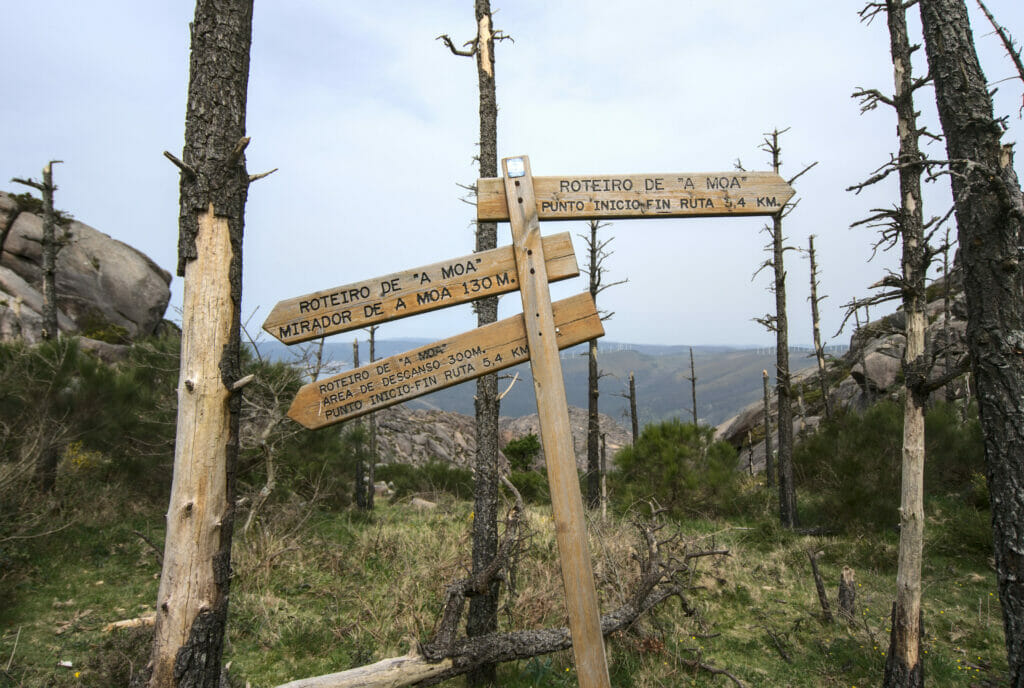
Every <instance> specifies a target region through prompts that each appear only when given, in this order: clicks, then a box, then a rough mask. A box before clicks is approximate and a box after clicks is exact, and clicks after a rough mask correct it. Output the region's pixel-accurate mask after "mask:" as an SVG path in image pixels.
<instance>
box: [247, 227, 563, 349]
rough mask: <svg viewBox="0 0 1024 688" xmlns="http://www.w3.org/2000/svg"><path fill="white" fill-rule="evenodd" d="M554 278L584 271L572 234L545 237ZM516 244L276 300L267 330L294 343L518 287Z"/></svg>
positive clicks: (269, 316) (551, 274) (473, 299)
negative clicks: (581, 268) (574, 250)
mask: <svg viewBox="0 0 1024 688" xmlns="http://www.w3.org/2000/svg"><path fill="white" fill-rule="evenodd" d="M544 255H545V256H546V267H547V274H548V278H549V279H550V280H551V281H553V282H554V281H557V280H563V279H568V278H570V277H576V276H577V275H579V274H580V271H579V267H578V266H577V264H576V254H575V253H574V252H573V249H572V239H571V237H570V236H569V233H568V232H564V233H562V234H554V235H552V236H549V237H545V239H544ZM515 272H516V263H515V258H514V256H513V255H512V247H511V246H504V247H502V248H496V249H492V250H490V251H482V252H480V253H474V254H472V255H468V256H463V257H461V258H454V259H452V260H446V261H443V262H440V263H434V264H433V265H424V266H423V267H418V268H412V269H411V270H403V271H401V272H396V273H393V274H390V275H385V276H383V277H377V278H374V279H370V280H364V281H362V282H355V283H352V284H346V285H344V286H341V287H335V288H333V289H324V290H322V291H318V292H315V293H312V294H306V295H305V296H298V297H296V298H292V299H286V300H284V301H280V302H278V304H277V305H276V306H274V308H273V310H272V311H271V312H270V315H268V316H267V319H266V322H264V323H263V329H264V330H266V331H267V332H268V333H270V334H271V335H273V336H274V337H276V338H277V339H279V340H280V341H282V342H284V343H285V344H296V343H298V342H305V341H309V340H310V339H316V338H318V337H323V336H326V335H331V334H338V333H340V332H348V331H350V330H356V329H359V328H363V327H368V326H370V325H373V324H377V323H382V322H387V321H389V320H397V319H399V318H405V317H408V316H410V315H415V314H417V313H426V312H427V311H433V310H437V309H439V308H447V307H448V306H454V305H456V304H460V303H466V302H467V301H475V300H477V299H480V298H483V297H485V296H495V295H497V294H506V293H508V292H511V291H515V290H516V289H518V288H519V283H518V279H517V277H516V274H515Z"/></svg>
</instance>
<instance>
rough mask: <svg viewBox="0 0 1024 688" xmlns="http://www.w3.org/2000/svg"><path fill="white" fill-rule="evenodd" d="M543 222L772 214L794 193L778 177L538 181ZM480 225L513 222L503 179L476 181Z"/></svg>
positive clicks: (723, 174) (637, 176)
mask: <svg viewBox="0 0 1024 688" xmlns="http://www.w3.org/2000/svg"><path fill="white" fill-rule="evenodd" d="M533 183H534V192H535V195H536V201H535V203H536V205H537V216H538V218H539V219H541V220H602V219H608V220H613V219H617V218H618V219H625V218H650V217H695V216H697V217H728V216H733V215H735V216H744V215H774V214H775V213H778V212H779V211H780V210H782V207H783V206H784V205H785V204H786V201H788V200H789V199H790V198H792V197H793V194H794V193H795V191H794V190H793V187H791V186H790V185H789V184H787V183H786V181H785V180H784V179H783V178H782V177H780V176H779V175H778V174H777V173H775V172H739V171H733V172H678V173H672V174H620V175H593V176H589V177H535V178H534V180H533ZM476 208H477V220H479V221H481V222H487V221H501V220H508V218H509V210H508V208H509V205H508V198H507V197H506V193H505V184H504V181H503V180H502V179H498V178H494V177H490V178H484V179H478V180H477V205H476Z"/></svg>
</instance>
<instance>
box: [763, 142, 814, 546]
mask: <svg viewBox="0 0 1024 688" xmlns="http://www.w3.org/2000/svg"><path fill="white" fill-rule="evenodd" d="M787 131H789V130H788V129H783V130H782V131H779V130H778V129H776V130H774V131H772V132H770V133H768V134H765V139H764V143H763V144H762V146H761V150H763V151H765V152H767V153H768V154H769V155H771V156H772V169H773V170H775V172H776V173H777V172H778V171H779V168H780V167H781V166H782V159H781V155H782V147H781V146H780V145H779V137H780V136H781V135H782V134H784V133H786V132H787ZM816 164H817V163H812V164H811V165H808V166H807V167H805V168H804V169H803V170H802V171H801V172H800V173H799V174H797V175H796V176H795V177H793V178H792V179H789V180H788V183H789V184H792V183H793V182H794V181H796V180H797V178H799V177H800V176H801V175H803V174H804V173H805V172H807V171H808V170H809V169H811V168H812V167H814V165H816ZM795 207H796V203H795V202H793V203H787V204H786V205H785V206H783V208H782V210H780V211H779V212H778V213H776V214H775V215H773V216H772V224H771V225H767V226H765V230H766V231H767V232H768V234H769V236H770V237H771V243H770V244H769V245H768V246H767V247H766V249H767V250H770V251H771V253H772V257H771V258H769V259H768V260H766V261H765V262H764V263H763V264H762V265H761V267H760V268H758V270H757V272H760V271H761V270H763V269H764V268H769V267H770V268H772V271H773V273H774V275H775V279H774V281H773V283H772V286H771V291H772V292H774V294H775V315H770V314H769V315H765V316H764V317H763V318H758V319H757V321H758V322H759V323H761V324H762V325H764V326H765V327H766V328H768V330H769V331H772V332H774V333H775V398H776V405H777V407H778V410H777V412H776V413H777V416H776V417H777V424H778V428H779V465H778V469H779V475H778V478H779V522H780V523H782V525H783V526H785V527H786V528H795V527H796V526H797V525H798V519H797V513H796V487H795V486H794V485H793V406H792V400H793V390H792V387H791V385H790V379H789V319H788V317H787V315H786V267H785V264H784V262H783V254H784V253H785V252H786V251H790V250H793V247H791V246H786V245H785V237H784V236H783V233H782V220H783V218H784V217H786V215H788V214H789V213H790V212H792V210H793V208H795ZM757 272H755V273H754V274H755V276H756V275H757Z"/></svg>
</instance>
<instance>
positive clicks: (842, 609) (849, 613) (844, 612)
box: [839, 566, 857, 624]
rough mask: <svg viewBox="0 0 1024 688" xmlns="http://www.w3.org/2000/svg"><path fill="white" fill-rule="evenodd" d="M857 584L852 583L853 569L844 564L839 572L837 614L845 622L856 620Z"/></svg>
mask: <svg viewBox="0 0 1024 688" xmlns="http://www.w3.org/2000/svg"><path fill="white" fill-rule="evenodd" d="M856 601H857V586H856V585H855V584H854V575H853V569H851V568H850V567H849V566H844V567H843V571H842V573H841V574H839V615H840V616H842V617H843V618H845V619H846V621H847V623H851V624H852V623H854V622H856V620H857V607H856Z"/></svg>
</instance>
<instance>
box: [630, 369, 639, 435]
mask: <svg viewBox="0 0 1024 688" xmlns="http://www.w3.org/2000/svg"><path fill="white" fill-rule="evenodd" d="M629 418H630V421H631V422H632V427H633V444H634V445H636V441H637V440H638V439H639V438H640V422H639V420H638V419H637V417H636V376H635V375H633V373H632V372H630V374H629Z"/></svg>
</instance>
